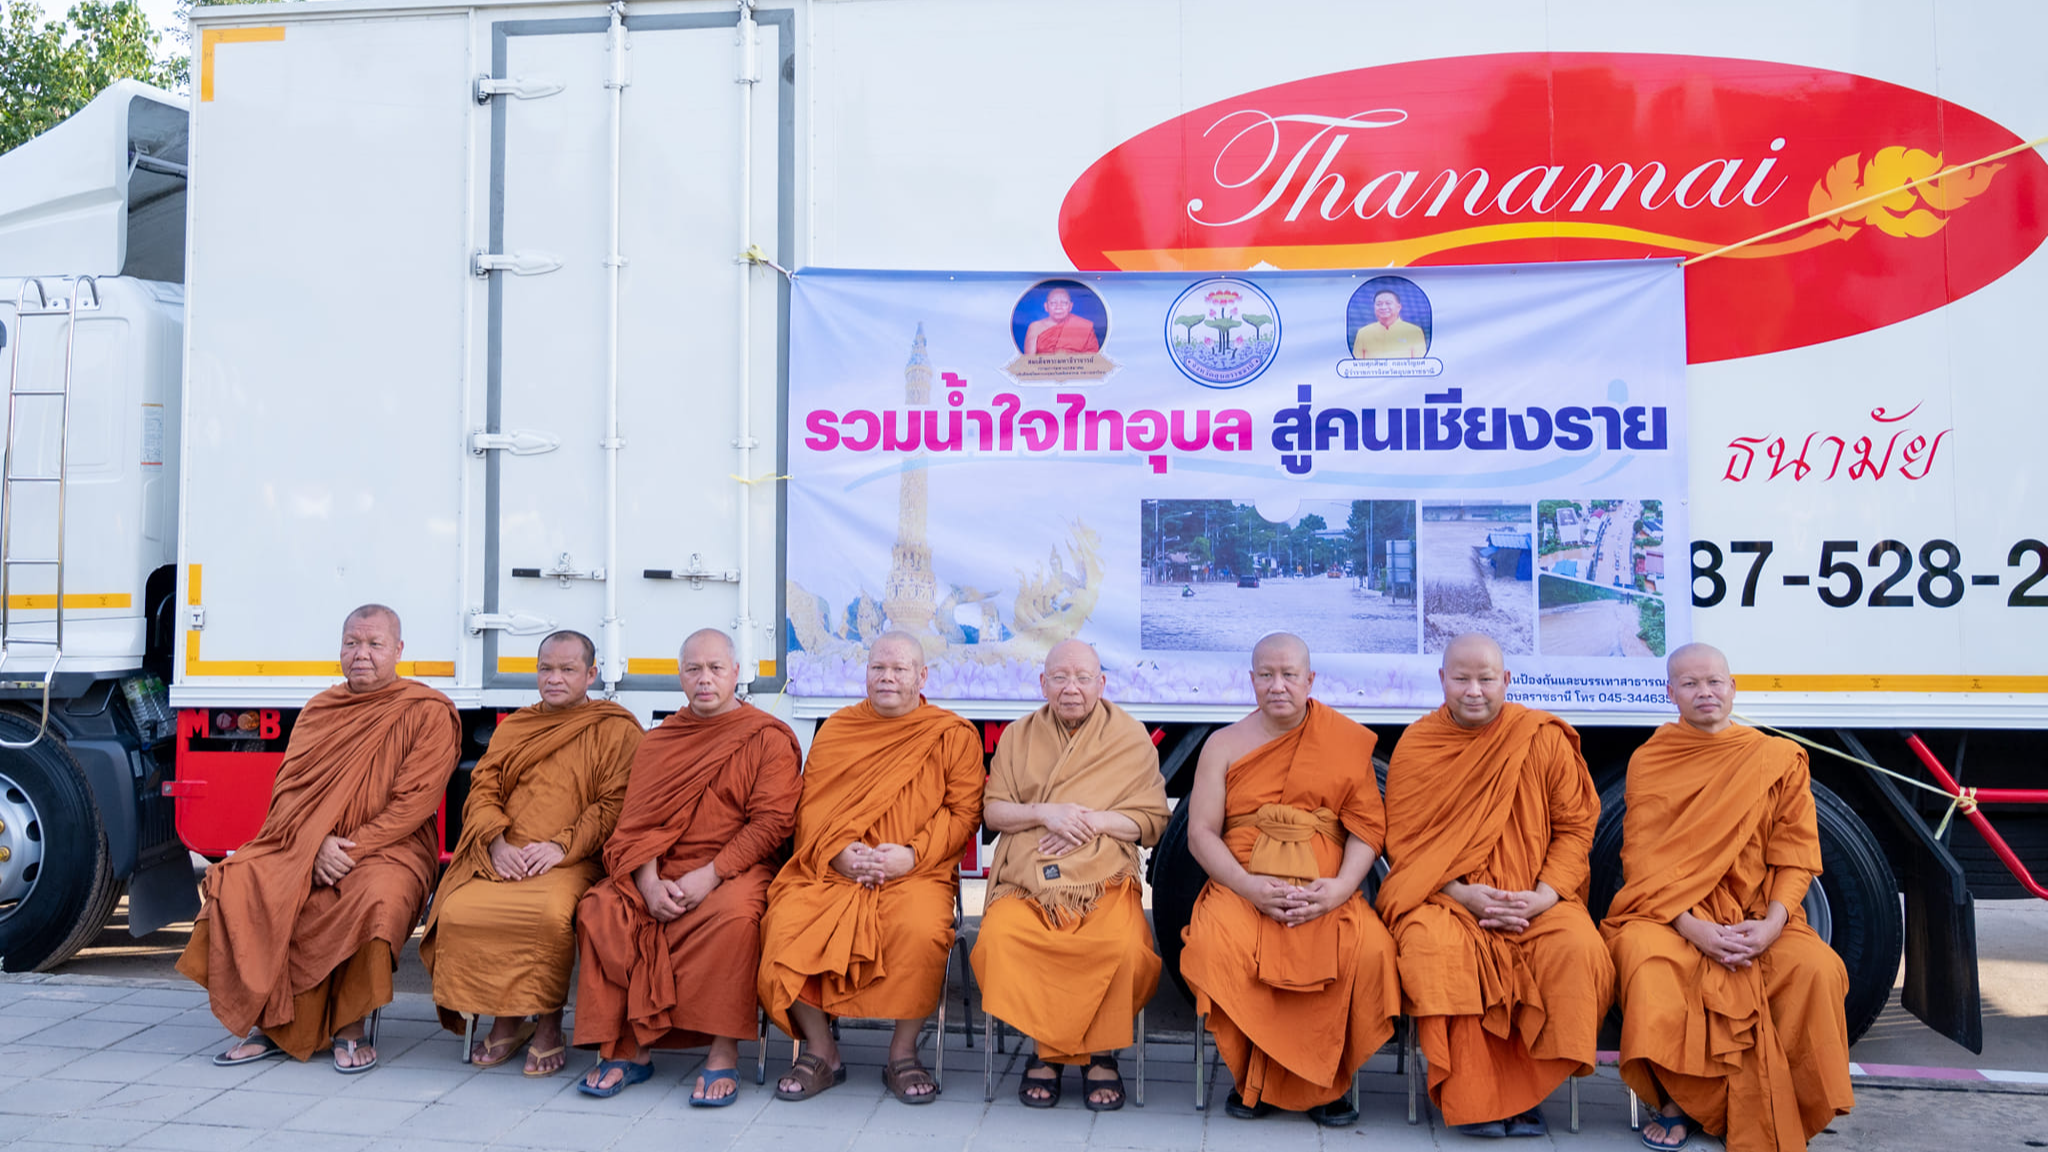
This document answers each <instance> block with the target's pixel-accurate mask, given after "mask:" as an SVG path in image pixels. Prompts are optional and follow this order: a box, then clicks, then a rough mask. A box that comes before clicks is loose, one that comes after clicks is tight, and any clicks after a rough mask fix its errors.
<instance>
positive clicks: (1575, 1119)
mask: <svg viewBox="0 0 2048 1152" xmlns="http://www.w3.org/2000/svg"><path fill="white" fill-rule="evenodd" d="M1570 1079H1571V1082H1572V1131H1573V1132H1577V1131H1578V1130H1579V1078H1578V1077H1577V1076H1573V1077H1571V1078H1570Z"/></svg>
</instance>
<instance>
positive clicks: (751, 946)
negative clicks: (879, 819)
mask: <svg viewBox="0 0 2048 1152" xmlns="http://www.w3.org/2000/svg"><path fill="white" fill-rule="evenodd" d="M680 665H681V670H682V685H683V691H684V693H685V694H686V695H687V696H688V698H689V707H687V708H684V709H683V710H682V711H680V712H677V713H674V714H673V715H671V716H670V717H669V718H668V719H666V720H664V721H662V722H661V724H660V726H659V727H657V728H655V729H654V730H653V731H652V732H649V733H648V734H647V738H646V739H645V740H643V741H641V742H640V751H639V754H638V755H636V756H635V757H634V758H633V779H632V783H631V784H629V785H628V786H627V788H626V805H625V810H624V812H623V813H622V814H621V815H620V816H619V828H618V831H616V832H614V833H612V838H611V842H610V843H609V844H607V845H605V850H604V865H605V872H606V874H607V875H606V878H605V879H603V880H600V881H599V882H598V883H597V885H596V886H595V887H593V888H591V890H590V891H589V893H588V894H586V895H585V896H584V897H583V903H582V904H580V905H578V906H577V909H576V937H577V940H578V942H579V946H580V948H581V951H582V956H583V967H582V969H581V971H582V975H581V976H579V977H578V978H577V981H576V1044H577V1046H578V1047H584V1048H588V1047H593V1046H594V1047H596V1048H597V1049H598V1057H599V1062H598V1064H597V1066H596V1067H594V1068H592V1069H591V1070H590V1072H589V1074H588V1075H586V1076H585V1077H584V1078H583V1080H582V1082H581V1083H579V1084H577V1085H576V1087H577V1090H578V1091H580V1092H583V1093H585V1094H586V1095H590V1096H616V1095H618V1094H619V1092H620V1091H622V1090H624V1088H625V1087H626V1086H627V1085H630V1084H637V1083H639V1082H641V1081H642V1080H646V1079H647V1078H648V1077H649V1076H651V1075H653V1066H654V1056H653V1050H654V1049H656V1048H696V1047H699V1046H702V1045H707V1044H708V1045H710V1047H711V1052H710V1055H709V1056H708V1057H706V1059H705V1061H704V1071H703V1073H702V1074H701V1075H699V1076H698V1077H697V1085H696V1088H695V1090H694V1091H693V1092H692V1093H691V1095H690V1104H691V1105H692V1106H693V1107H698V1108H723V1107H726V1106H727V1105H730V1104H731V1103H732V1102H733V1100H734V1099H735V1098H736V1096H737V1094H738V1092H739V1077H738V1075H737V1073H736V1072H735V1071H734V1069H736V1068H737V1067H738V1066H739V1055H740V1048H739V1042H740V1038H741V1037H743V1036H752V1035H753V1034H754V1029H755V1023H756V1018H755V1004H754V972H755V970H756V968H757V967H758V966H759V964H760V951H761V909H762V908H763V906H764V905H765V904H766V902H767V899H768V882H769V881H770V880H772V879H773V878H774V876H775V870H774V866H773V864H774V855H775V853H776V852H777V850H779V849H780V848H781V847H782V844H783V841H785V840H787V839H788V838H789V830H790V827H791V825H792V824H794V823H795V818H796V798H797V793H798V791H799V790H800V789H801V788H802V780H801V778H800V777H799V775H798V765H799V763H800V762H801V760H802V752H801V750H800V749H799V747H798V745H797V741H796V734H795V733H794V732H791V731H790V730H789V725H787V724H784V723H783V722H782V721H780V720H777V719H776V718H775V717H773V716H770V715H768V714H767V713H766V712H763V711H761V710H760V709H759V708H756V707H754V706H753V705H751V704H747V703H744V702H742V701H741V700H740V699H739V697H738V696H737V692H738V690H739V680H740V670H739V660H738V655H737V653H736V652H735V651H734V650H733V643H732V638H731V637H729V636H727V635H726V634H725V633H723V632H720V631H718V630H716V629H712V628H704V629H700V630H699V631H696V632H693V633H691V634H690V637H689V638H688V639H687V640H685V641H683V649H682V653H681V659H680Z"/></svg>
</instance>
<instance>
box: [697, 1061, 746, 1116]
mask: <svg viewBox="0 0 2048 1152" xmlns="http://www.w3.org/2000/svg"><path fill="white" fill-rule="evenodd" d="M701 1075H702V1076H703V1077H704V1090H705V1091H706V1092H709V1091H711V1086H712V1085H713V1084H716V1083H718V1082H719V1081H720V1080H730V1081H732V1091H731V1092H728V1093H726V1094H725V1095H723V1096H719V1097H716V1098H713V1097H710V1096H696V1095H692V1096H691V1097H690V1107H692V1108H724V1107H726V1106H727V1105H729V1104H731V1103H732V1102H733V1101H735V1100H737V1099H739V1098H740V1074H739V1073H738V1072H737V1071H736V1070H734V1069H731V1068H706V1069H705V1070H704V1071H703V1072H702V1073H701Z"/></svg>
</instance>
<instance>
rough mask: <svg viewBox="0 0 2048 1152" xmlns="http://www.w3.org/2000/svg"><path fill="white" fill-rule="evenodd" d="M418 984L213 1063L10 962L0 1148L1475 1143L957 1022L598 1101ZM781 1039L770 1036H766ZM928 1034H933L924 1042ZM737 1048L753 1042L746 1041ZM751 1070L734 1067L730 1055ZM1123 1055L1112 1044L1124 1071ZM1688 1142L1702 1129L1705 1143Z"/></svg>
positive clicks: (1948, 1096) (1906, 1126)
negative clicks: (1089, 1068) (1070, 1069)
mask: <svg viewBox="0 0 2048 1152" xmlns="http://www.w3.org/2000/svg"><path fill="white" fill-rule="evenodd" d="M432 1016H433V1009H432V1006H431V1004H430V1003H429V1002H428V1001H427V999H426V998H425V997H424V996H420V995H417V994H412V993H403V994H401V995H400V997H399V999H398V1001H397V1002H396V1003H394V1004H393V1005H392V1006H391V1007H390V1008H389V1009H387V1010H386V1015H385V1019H384V1024H383V1063H382V1066H380V1067H378V1068H376V1069H373V1070H372V1071H370V1072H368V1073H366V1074H363V1075H361V1076H341V1075H338V1074H336V1073H335V1072H334V1071H333V1070H332V1068H331V1066H330V1065H328V1064H326V1063H323V1062H318V1061H316V1062H314V1063H310V1064H295V1063H291V1062H289V1061H283V1060H272V1061H267V1062H264V1063H261V1064H256V1065H251V1066H246V1067H242V1068H215V1067H213V1066H212V1065H211V1063H210V1062H209V1058H210V1055H211V1054H212V1053H213V1052H215V1051H217V1050H219V1049H220V1048H222V1047H224V1046H225V1045H226V1044H227V1043H228V1042H229V1037H228V1036H227V1034H226V1033H225V1032H223V1031H222V1030H221V1028H220V1027H219V1025H217V1024H215V1023H214V1022H213V1021H212V1019H211V1017H210V1016H209V1015H208V1013H207V1012H206V1010H205V1007H204V1005H203V998H202V996H201V994H200V993H199V992H197V991H196V990H193V989H190V988H187V987H179V986H177V985H175V984H171V983H170V982H168V981H154V980H133V979H129V980H115V979H108V978H104V977H84V976H30V977H11V978H8V979H7V980H6V981H5V982H0V1068H4V1069H5V1072H4V1073H0V1146H4V1147H6V1148H9V1149H10V1150H11V1152H38V1150H43V1149H50V1150H56V1149H65V1150H69V1152H77V1150H78V1149H80V1148H81V1147H99V1148H154V1149H191V1150H197V1152H237V1150H239V1149H244V1148H252V1149H269V1148H279V1149H293V1150H295V1152H296V1150H306V1152H353V1150H356V1149H366V1148H376V1149H379V1150H385V1149H389V1150H392V1152H413V1150H419V1152H431V1150H448V1152H455V1150H458V1149H475V1148H485V1147H489V1148H508V1149H510V1148H543V1149H555V1150H563V1152H583V1150H591V1152H595V1150H599V1149H604V1150H617V1152H636V1150H639V1149H650V1150H652V1149H659V1150H661V1152H668V1150H670V1149H673V1148H677V1147H684V1148H689V1149H692V1150H693V1152H695V1150H704V1152H719V1150H731V1152H742V1150H753V1149H760V1150H762V1152H769V1150H773V1152H788V1150H791V1149H802V1150H803V1152H972V1150H977V1149H991V1150H995V1149H1002V1150H1010V1149H1016V1150H1020V1152H1021V1150H1023V1149H1027V1148H1028V1149H1032V1150H1033V1152H1081V1150H1083V1149H1096V1148H1100V1149H1119V1148H1130V1149H1154V1148H1157V1149H1193V1148H1246V1149H1251V1148H1257V1149H1261V1150H1269V1149H1270V1150H1277V1152H1289V1150H1296V1149H1299V1150H1302V1152H1309V1150H1316V1149H1347V1150H1362V1149H1365V1148H1374V1149H1378V1148H1390V1149H1421V1148H1439V1147H1449V1148H1460V1147H1475V1146H1474V1145H1470V1144H1468V1143H1467V1142H1466V1140H1465V1139H1464V1138H1463V1137H1460V1136H1458V1135H1457V1134H1456V1133H1447V1132H1445V1131H1444V1130H1443V1127H1442V1125H1441V1123H1440V1122H1439V1121H1438V1120H1437V1119H1436V1118H1435V1117H1434V1116H1430V1115H1427V1109H1426V1108H1425V1109H1424V1112H1425V1116H1424V1120H1423V1123H1421V1124H1419V1125H1417V1126H1413V1127H1411V1126H1409V1125H1408V1124H1407V1123H1405V1122H1404V1121H1405V1116H1406V1102H1405V1095H1404V1091H1405V1090H1404V1078H1403V1077H1401V1076H1399V1075H1397V1074H1395V1072H1394V1071H1393V1059H1392V1056H1391V1054H1382V1055H1380V1056H1378V1057H1375V1058H1374V1060H1373V1062H1372V1063H1371V1064H1370V1065H1368V1066H1367V1071H1366V1073H1365V1075H1364V1076H1363V1078H1362V1079H1363V1087H1364V1094H1365V1095H1364V1119H1363V1120H1362V1122H1361V1123H1360V1124H1359V1126H1358V1127H1356V1128H1353V1129H1349V1130H1339V1131H1323V1130H1319V1129H1317V1128H1316V1127H1315V1126H1314V1125H1312V1124H1310V1123H1309V1122H1307V1121H1306V1120H1304V1119H1302V1118H1301V1117H1298V1116H1287V1115H1283V1116H1276V1117H1273V1118H1270V1119H1267V1120H1263V1121H1255V1122H1245V1121H1238V1120H1232V1119H1230V1118H1228V1117H1227V1116H1225V1115H1223V1114H1222V1113H1221V1111H1220V1110H1213V1111H1211V1112H1208V1113H1198V1112H1196V1111H1194V1109H1193V1107H1192V1104H1193V1083H1192V1081H1193V1069H1192V1063H1191V1059H1190V1051H1189V1049H1188V1047H1187V1045H1186V1044H1166V1043H1162V1044H1155V1045H1153V1046H1152V1047H1151V1050H1150V1053H1149V1061H1148V1072H1149V1076H1148V1084H1147V1105H1148V1106H1147V1107H1144V1108H1138V1107H1135V1106H1132V1107H1128V1108H1126V1109H1125V1110H1124V1111H1122V1112H1120V1113H1104V1114H1100V1115H1096V1114H1091V1113H1089V1112H1087V1111H1085V1110H1083V1109H1082V1108H1080V1107H1079V1105H1078V1093H1076V1092H1073V1091H1069V1093H1068V1098H1067V1101H1066V1102H1065V1103H1064V1104H1063V1105H1062V1106H1061V1107H1060V1108H1059V1109H1058V1110H1056V1111H1051V1112H1036V1113H1030V1114H1027V1113H1026V1110H1025V1109H1024V1108H1023V1107H1022V1106H1021V1105H1020V1104H1018V1102H1017V1097H1016V1081H1015V1079H1014V1077H1015V1075H1016V1074H1017V1071H1018V1061H1017V1059H1016V1056H1015V1048H1014V1045H1012V1047H1011V1053H1010V1054H1009V1055H1006V1056H1002V1057H999V1058H998V1065H997V1071H998V1073H999V1075H1000V1077H1001V1079H1000V1082H999V1083H998V1084H997V1085H996V1095H995V1100H994V1102H993V1103H984V1102H983V1100H982V1098H981V1096H982V1093H981V1067H980V1060H979V1059H978V1057H979V1055H980V1051H979V1048H978V1047H976V1048H972V1049H970V1048H967V1047H966V1046H965V1045H966V1043H967V1041H966V1040H965V1038H963V1037H962V1036H960V1035H959V1034H958V1033H957V1032H955V1033H953V1034H951V1035H949V1036H948V1038H947V1053H946V1056H947V1064H948V1069H947V1073H946V1078H947V1081H948V1088H947V1091H946V1093H945V1094H944V1096H943V1097H942V1098H941V1099H940V1100H938V1101H937V1102H935V1103H933V1104H931V1105H928V1106H925V1107H918V1108H912V1107H907V1106H905V1105H902V1104H898V1103H897V1102H895V1101H894V1100H892V1099H889V1098H888V1097H887V1096H886V1095H885V1094H884V1093H883V1092H882V1089H881V1087H880V1081H879V1069H880V1067H881V1058H882V1055H883V1051H884V1046H885V1034H884V1033H882V1032H880V1031H867V1030H863V1029H855V1028H849V1029H848V1030H847V1032H846V1035H845V1044H844V1050H845V1052H846V1055H847V1061H848V1064H849V1066H850V1067H851V1069H852V1076H851V1078H850V1079H849V1080H848V1082H847V1083H846V1084H845V1085H844V1086H842V1087H839V1088H836V1089H833V1090H832V1091H831V1092H829V1093H827V1094H826V1095H824V1096H822V1097H820V1098H818V1099H816V1100H811V1101H806V1102H804V1103H800V1104H790V1103H784V1102H781V1101H777V1100H774V1099H772V1097H771V1096H770V1094H769V1092H768V1091H767V1090H766V1089H763V1088H757V1087H755V1086H753V1085H752V1084H751V1083H745V1082H744V1080H743V1086H742V1088H741V1093H740V1096H739V1101H738V1103H737V1104H735V1105H734V1106H732V1107H730V1108H727V1109H723V1110H719V1111H708V1110H703V1109H692V1108H690V1107H688V1104H687V1099H688V1095H689V1088H688V1086H687V1084H686V1083H685V1082H686V1081H687V1080H688V1079H689V1078H690V1074H691V1072H692V1071H693V1070H694V1069H695V1067H696V1064H697V1060H696V1058H695V1057H694V1056H689V1055H670V1054H663V1055H661V1056H658V1057H657V1058H656V1061H655V1069H656V1077H655V1079H654V1080H652V1081H650V1082H649V1083H647V1084H644V1085H640V1086H638V1087H635V1088H632V1089H629V1090H627V1092H626V1093H625V1094H623V1095H621V1096H619V1097H618V1098H616V1099H613V1100H592V1099H589V1098H587V1097H584V1096H582V1095H580V1094H578V1093H577V1092H576V1091H575V1090H574V1088H573V1080H572V1078H571V1076H570V1075H569V1074H567V1073H564V1074H561V1075H557V1076H555V1077H552V1078H548V1079H545V1080H529V1079H527V1078H525V1077H523V1076H521V1075H520V1074H519V1071H518V1068H517V1065H516V1063H515V1064H512V1065H508V1066H506V1067H502V1068H497V1069H492V1070H489V1071H482V1072H479V1071H475V1070H473V1069H471V1068H470V1067H468V1066H466V1065H463V1064H461V1063H460V1062H459V1060H458V1055H459V1053H458V1049H459V1047H460V1045H459V1042H458V1041H457V1040H456V1039H455V1038H454V1037H452V1036H450V1035H449V1034H447V1033H445V1032H442V1031H440V1029H439V1026H438V1025H437V1024H435V1023H434V1022H433V1020H432ZM774 1047H775V1050H776V1053H777V1055H778V1056H782V1055H786V1049H785V1048H784V1046H783V1045H781V1044H776V1045H775V1046H774ZM928 1051H929V1050H928ZM745 1055H746V1056H747V1057H748V1058H749V1059H751V1056H752V1045H751V1044H750V1045H748V1046H747V1047H746V1049H745ZM747 1066H750V1065H747ZM1134 1072H1135V1068H1134V1066H1133V1064H1132V1062H1131V1061H1129V1060H1128V1059H1127V1061H1126V1075H1127V1076H1128V1075H1132V1074H1134ZM1547 1111H1548V1112H1549V1114H1550V1116H1551V1118H1552V1122H1553V1125H1554V1130H1553V1133H1552V1136H1551V1138H1550V1139H1549V1140H1548V1141H1546V1142H1537V1141H1530V1142H1529V1143H1528V1144H1524V1145H1516V1146H1515V1147H1518V1148H1523V1147H1546V1146H1552V1145H1555V1146H1560V1147H1568V1148H1583V1149H1588V1150H1597V1149H1624V1148H1632V1147H1640V1145H1639V1144H1637V1143H1636V1139H1635V1136H1634V1134H1633V1133H1631V1132H1630V1131H1629V1130H1628V1127H1627V1114H1628V1108H1627V1103H1626V1095H1625V1092H1624V1091H1623V1089H1622V1087H1621V1085H1620V1082H1619V1081H1618V1080H1617V1079H1616V1078H1615V1076H1614V1071H1613V1069H1611V1068H1603V1069H1602V1070H1601V1071H1600V1074H1599V1075H1597V1076H1596V1077H1594V1078H1593V1079H1592V1080H1590V1081H1588V1082H1587V1083H1586V1085H1585V1087H1584V1091H1583V1097H1582V1125H1583V1127H1582V1130H1581V1131H1580V1132H1579V1133H1578V1134H1576V1135H1574V1134H1572V1133H1570V1132H1568V1131H1566V1130H1565V1128H1566V1125H1567V1123H1568V1120H1569V1115H1570V1110H1569V1108H1568V1106H1567V1105H1566V1103H1565V1101H1564V1099H1563V1093H1560V1094H1559V1096H1558V1097H1556V1098H1553V1099H1552V1101H1551V1102H1550V1104H1549V1105H1548V1106H1547ZM2044 1126H2048V1094H2042V1093H2039V1092H2037V1091H2027V1090H2024V1089H2014V1088H2010V1087H2004V1086H1995V1085H1968V1086H1964V1085H1938V1086H1935V1087H1933V1088H1929V1087H1901V1086H1897V1085H1896V1084H1894V1083H1890V1082H1872V1081H1864V1082H1863V1083H1862V1084H1861V1086H1860V1095H1859V1103H1858V1107H1857V1110H1856V1111H1855V1112H1854V1113H1853V1114H1852V1115H1851V1116H1849V1117H1846V1118H1844V1119H1843V1120H1841V1121H1839V1122H1837V1124H1836V1127H1835V1128H1834V1129H1832V1130H1831V1131H1832V1132H1833V1135H1824V1136H1822V1137H1821V1138H1820V1139H1818V1140H1817V1141H1816V1142H1815V1144H1814V1147H1815V1148H1816V1149H1820V1150H1826V1149H1842V1150H1845V1152H1846V1150H1847V1149H1852V1148H1854V1149H1923V1148H1931V1147H1938V1146H1950V1147H1955V1146H1958V1145H1957V1144H1956V1133H1957V1132H1958V1131H1959V1130H1960V1131H1967V1132H1968V1133H1969V1139H1968V1140H1967V1141H1966V1142H1965V1144H1964V1145H1963V1146H1967V1147H1969V1148H1971V1149H1991V1148H2021V1147H2039V1146H2041V1145H2040V1144H2039V1143H2038V1142H2030V1141H2035V1140H2036V1139H2037V1136H2038V1134H2039V1133H2041V1132H2043V1131H2048V1127H2044ZM1696 1146H1713V1145H1712V1143H1711V1142H1708V1141H1702V1142H1700V1143H1699V1144H1697V1145H1696Z"/></svg>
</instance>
